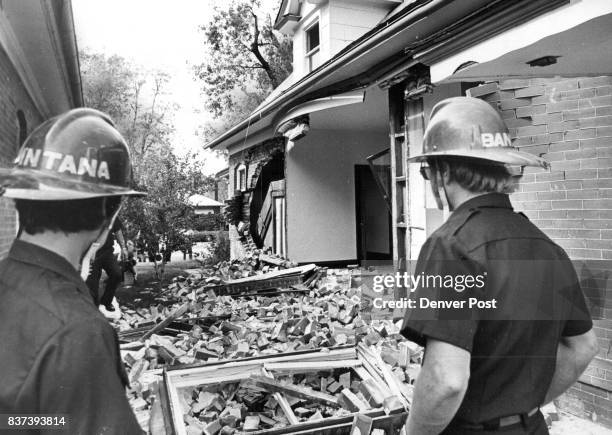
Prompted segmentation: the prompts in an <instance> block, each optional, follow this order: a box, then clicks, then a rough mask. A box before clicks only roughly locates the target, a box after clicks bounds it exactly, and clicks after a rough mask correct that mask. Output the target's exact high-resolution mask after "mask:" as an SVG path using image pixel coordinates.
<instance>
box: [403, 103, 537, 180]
mask: <svg viewBox="0 0 612 435" xmlns="http://www.w3.org/2000/svg"><path fill="white" fill-rule="evenodd" d="M433 157H436V158H444V157H454V158H457V157H459V158H467V159H482V160H488V161H490V162H491V163H493V164H503V165H512V166H521V167H522V166H537V167H541V168H548V162H546V160H544V159H542V158H540V157H538V156H535V155H533V154H530V153H527V152H524V151H519V150H518V148H516V147H513V146H512V142H511V140H510V135H509V133H508V127H506V124H505V123H504V121H503V119H502V118H501V116H500V115H499V113H498V112H497V111H496V110H495V109H494V108H493V107H491V106H490V105H489V104H488V103H486V102H485V101H482V100H480V99H478V98H472V97H453V98H447V99H445V100H442V101H440V102H439V103H438V104H436V105H435V106H434V108H433V109H432V111H431V118H430V121H429V124H428V125H427V128H426V129H425V134H424V137H423V152H422V153H421V154H419V155H417V156H414V157H411V158H410V159H408V161H409V162H424V161H427V159H428V158H433Z"/></svg>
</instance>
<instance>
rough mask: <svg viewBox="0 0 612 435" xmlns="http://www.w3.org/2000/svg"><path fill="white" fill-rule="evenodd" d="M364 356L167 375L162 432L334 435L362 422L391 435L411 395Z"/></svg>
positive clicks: (338, 354) (351, 353)
mask: <svg viewBox="0 0 612 435" xmlns="http://www.w3.org/2000/svg"><path fill="white" fill-rule="evenodd" d="M370 351H371V349H370V348H367V347H363V349H361V348H359V349H356V348H354V347H351V348H345V349H337V350H331V351H330V350H328V351H326V352H324V351H307V352H294V353H290V354H283V355H279V356H274V355H268V356H263V357H261V358H249V359H242V360H236V361H223V362H218V363H214V364H211V365H206V366H201V367H193V368H177V369H171V370H168V371H166V372H165V374H164V383H163V392H162V393H161V394H160V399H161V402H162V405H161V407H162V408H164V409H166V412H165V413H163V423H162V425H163V430H164V431H165V432H172V433H176V434H179V435H182V434H195V433H198V434H202V433H205V434H227V435H229V434H239V433H240V434H243V433H257V434H272V433H274V434H285V433H321V434H324V433H336V434H340V433H348V432H349V430H350V429H351V425H352V424H355V423H354V420H367V421H369V422H370V424H371V427H372V428H374V427H378V428H381V427H382V428H384V429H385V430H384V433H389V434H391V433H398V432H399V430H400V429H401V427H402V426H403V424H404V421H405V417H406V415H407V414H406V410H407V407H408V405H409V400H410V397H411V395H410V394H411V392H410V391H409V388H408V387H405V388H400V387H399V384H398V381H397V380H395V379H391V378H387V377H386V376H387V375H386V374H385V373H383V374H382V375H381V374H379V370H380V369H382V370H383V372H384V371H385V368H384V366H385V365H386V363H384V362H383V361H382V360H381V359H376V358H372V356H371V355H370V354H369V352H370ZM355 416H359V417H360V418H359V419H357V418H355ZM330 430H333V431H337V432H329V431H330Z"/></svg>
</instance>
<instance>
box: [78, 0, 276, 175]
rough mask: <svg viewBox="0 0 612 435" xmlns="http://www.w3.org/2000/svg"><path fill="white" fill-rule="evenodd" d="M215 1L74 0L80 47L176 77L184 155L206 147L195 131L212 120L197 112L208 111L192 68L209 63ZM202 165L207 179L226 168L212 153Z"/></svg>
mask: <svg viewBox="0 0 612 435" xmlns="http://www.w3.org/2000/svg"><path fill="white" fill-rule="evenodd" d="M215 1H216V0H177V1H173V2H169V1H167V0H72V5H73V12H74V21H75V27H76V34H77V41H78V44H79V47H82V48H87V49H89V50H92V51H95V52H103V53H106V54H107V55H112V54H118V55H120V56H123V57H125V58H127V59H130V60H132V61H133V62H135V63H137V64H140V65H142V66H143V67H145V68H147V69H162V70H164V71H167V72H168V73H169V74H170V75H171V76H172V82H171V83H170V84H169V89H168V91H169V93H170V95H169V98H171V99H172V100H174V101H176V102H178V103H179V105H180V106H181V109H180V111H179V113H178V114H177V117H176V122H175V127H176V130H177V138H176V144H177V147H176V149H177V151H178V152H179V153H184V152H187V151H190V150H200V149H201V147H202V143H201V141H200V140H199V139H198V138H197V137H196V135H195V133H194V132H195V131H196V129H197V127H198V125H201V124H202V122H203V121H205V120H206V117H207V115H206V114H205V113H200V114H197V113H196V111H198V110H200V111H202V110H203V109H202V97H201V96H200V90H199V85H198V83H197V82H195V81H194V78H193V73H192V67H193V65H196V64H199V63H201V62H202V61H203V59H202V51H203V50H202V45H203V43H202V41H203V36H202V34H201V33H200V32H199V31H198V26H199V25H202V24H205V23H207V22H208V21H209V20H210V17H211V14H212V7H213V5H214V4H215ZM217 1H220V0H217ZM266 1H269V2H270V4H271V5H273V4H275V3H276V2H275V1H274V0H266ZM272 7H273V6H272ZM202 160H203V162H204V165H203V166H204V167H203V172H205V173H207V174H210V173H214V172H217V171H219V170H221V169H223V167H224V162H223V160H222V159H220V158H217V157H215V156H214V155H213V154H212V153H206V154H204V155H203V157H202Z"/></svg>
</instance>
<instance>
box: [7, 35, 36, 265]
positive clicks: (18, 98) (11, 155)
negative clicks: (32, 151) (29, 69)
mask: <svg viewBox="0 0 612 435" xmlns="http://www.w3.org/2000/svg"><path fill="white" fill-rule="evenodd" d="M18 110H21V111H23V113H24V115H25V119H26V121H27V130H28V132H31V131H32V129H33V128H34V127H36V126H37V125H38V124H40V123H41V122H42V117H41V115H40V113H39V112H38V110H37V109H36V107H35V105H34V103H33V102H32V99H31V98H30V96H29V95H28V93H27V91H26V89H25V87H24V85H23V83H22V82H21V79H20V78H19V75H18V74H17V71H16V70H15V68H14V67H13V64H12V63H11V61H10V59H9V57H8V55H7V53H6V51H5V50H4V48H3V47H2V46H0V166H2V167H7V166H9V165H10V164H11V163H12V161H13V160H14V159H15V157H16V155H17V149H18V147H19V124H18V121H17V111H18ZM15 228H16V214H15V209H14V207H13V204H12V201H10V200H8V199H3V198H0V258H3V257H4V256H5V255H6V253H7V252H8V249H9V247H10V245H11V243H12V241H13V239H14V237H15Z"/></svg>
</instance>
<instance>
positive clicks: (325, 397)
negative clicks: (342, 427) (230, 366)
mask: <svg viewBox="0 0 612 435" xmlns="http://www.w3.org/2000/svg"><path fill="white" fill-rule="evenodd" d="M251 379H253V380H254V381H255V384H256V385H258V386H260V387H262V388H266V389H267V390H268V391H275V392H279V393H285V394H287V395H289V396H293V397H299V398H300V399H306V400H311V401H313V402H317V403H322V404H324V405H328V406H333V407H336V408H337V407H338V399H336V398H335V397H334V396H331V395H329V394H325V393H321V392H319V391H314V390H309V389H306V388H303V387H298V386H295V385H287V384H282V383H280V382H279V381H277V380H275V379H270V378H266V377H265V376H258V375H251Z"/></svg>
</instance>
